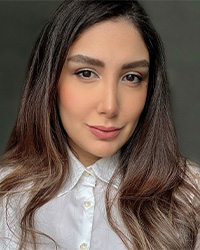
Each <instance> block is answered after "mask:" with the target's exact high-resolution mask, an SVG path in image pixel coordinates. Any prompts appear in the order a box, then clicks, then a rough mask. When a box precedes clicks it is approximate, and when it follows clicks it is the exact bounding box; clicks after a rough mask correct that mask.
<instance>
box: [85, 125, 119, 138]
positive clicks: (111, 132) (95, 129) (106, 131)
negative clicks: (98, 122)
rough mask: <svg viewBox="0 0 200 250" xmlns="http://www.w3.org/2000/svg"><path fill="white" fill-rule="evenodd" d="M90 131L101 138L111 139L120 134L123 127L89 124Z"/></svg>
mask: <svg viewBox="0 0 200 250" xmlns="http://www.w3.org/2000/svg"><path fill="white" fill-rule="evenodd" d="M87 126H88V128H89V130H90V132H91V133H92V134H93V135H95V136H96V137H98V138H100V139H110V138H114V137H116V136H118V135H119V133H120V131H121V128H116V127H104V126H89V125H87Z"/></svg>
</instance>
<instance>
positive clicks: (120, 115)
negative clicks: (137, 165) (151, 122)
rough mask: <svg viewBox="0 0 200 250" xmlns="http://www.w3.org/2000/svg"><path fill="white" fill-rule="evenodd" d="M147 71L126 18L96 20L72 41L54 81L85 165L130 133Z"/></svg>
mask: <svg viewBox="0 0 200 250" xmlns="http://www.w3.org/2000/svg"><path fill="white" fill-rule="evenodd" d="M148 77H149V53H148V50H147V48H146V46H145V44H144V42H143V40H142V38H141V36H140V34H139V32H138V31H137V30H136V28H134V26H133V25H132V24H131V23H129V22H128V21H126V20H123V19H121V20H109V21H104V22H101V23H98V24H95V25H93V26H91V27H90V28H89V29H87V30H86V31H84V32H83V33H82V34H81V35H80V37H79V38H78V39H77V40H76V41H75V42H74V43H73V44H72V46H71V47H70V50H69V53H68V56H67V58H66V61H65V64H64V66H63V69H62V72H61V76H60V79H59V83H58V107H59V113H60V117H61V121H62V124H63V127H64V129H65V131H66V132H67V135H68V143H69V144H70V146H71V147H72V148H73V150H74V151H75V152H76V153H77V154H78V157H79V160H80V161H81V162H82V163H83V164H84V165H85V166H89V165H91V164H93V163H94V162H96V161H97V160H98V159H100V158H101V157H107V156H110V155H112V154H114V153H116V152H117V151H118V150H119V149H120V148H121V147H122V146H123V145H124V144H125V143H126V142H127V140H128V139H129V138H130V137H131V135H132V134H133V132H134V130H135V127H136V125H137V123H138V120H139V117H140V114H141V112H142V110H143V108H144V104H145V100H146V95H147V85H148Z"/></svg>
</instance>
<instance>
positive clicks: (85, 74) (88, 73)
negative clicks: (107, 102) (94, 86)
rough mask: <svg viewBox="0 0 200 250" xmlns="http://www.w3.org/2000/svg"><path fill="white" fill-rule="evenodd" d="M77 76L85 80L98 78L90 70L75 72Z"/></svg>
mask: <svg viewBox="0 0 200 250" xmlns="http://www.w3.org/2000/svg"><path fill="white" fill-rule="evenodd" d="M75 75H78V76H79V77H81V78H83V79H92V78H94V77H97V74H96V73H94V72H93V71H91V70H89V69H84V70H79V71H77V72H75Z"/></svg>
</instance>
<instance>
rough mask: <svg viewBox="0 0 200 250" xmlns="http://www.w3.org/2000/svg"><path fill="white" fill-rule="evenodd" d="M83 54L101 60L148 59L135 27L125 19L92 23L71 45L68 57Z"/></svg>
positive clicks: (146, 51)
mask: <svg viewBox="0 0 200 250" xmlns="http://www.w3.org/2000/svg"><path fill="white" fill-rule="evenodd" d="M74 54H85V55H88V56H93V57H96V58H99V59H101V60H103V61H104V60H105V61H107V60H108V61H109V59H110V57H112V61H119V60H122V61H124V60H125V61H127V60H141V59H146V60H147V61H149V53H148V50H147V47H146V45H145V43H144V41H143V38H142V36H141V35H140V33H139V31H138V30H137V29H136V27H135V26H134V25H133V24H132V23H131V22H130V21H127V20H125V19H114V20H108V21H102V22H99V23H97V24H94V25H93V26H91V27H90V28H88V29H87V30H85V31H84V32H83V33H82V34H81V35H80V36H79V37H78V38H77V39H76V40H75V42H74V43H73V44H72V45H71V47H70V49H69V53H68V57H70V56H72V55H74Z"/></svg>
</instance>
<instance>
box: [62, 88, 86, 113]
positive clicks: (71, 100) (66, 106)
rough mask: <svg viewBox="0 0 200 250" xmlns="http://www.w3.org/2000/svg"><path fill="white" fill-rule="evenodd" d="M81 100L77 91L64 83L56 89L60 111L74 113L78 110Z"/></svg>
mask: <svg viewBox="0 0 200 250" xmlns="http://www.w3.org/2000/svg"><path fill="white" fill-rule="evenodd" d="M82 103H83V100H82V98H81V95H80V94H78V91H74V90H73V89H70V88H69V87H67V86H66V85H61V86H60V87H59V89H58V106H59V110H60V113H62V112H66V113H74V112H75V111H76V110H80V108H81V105H82Z"/></svg>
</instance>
